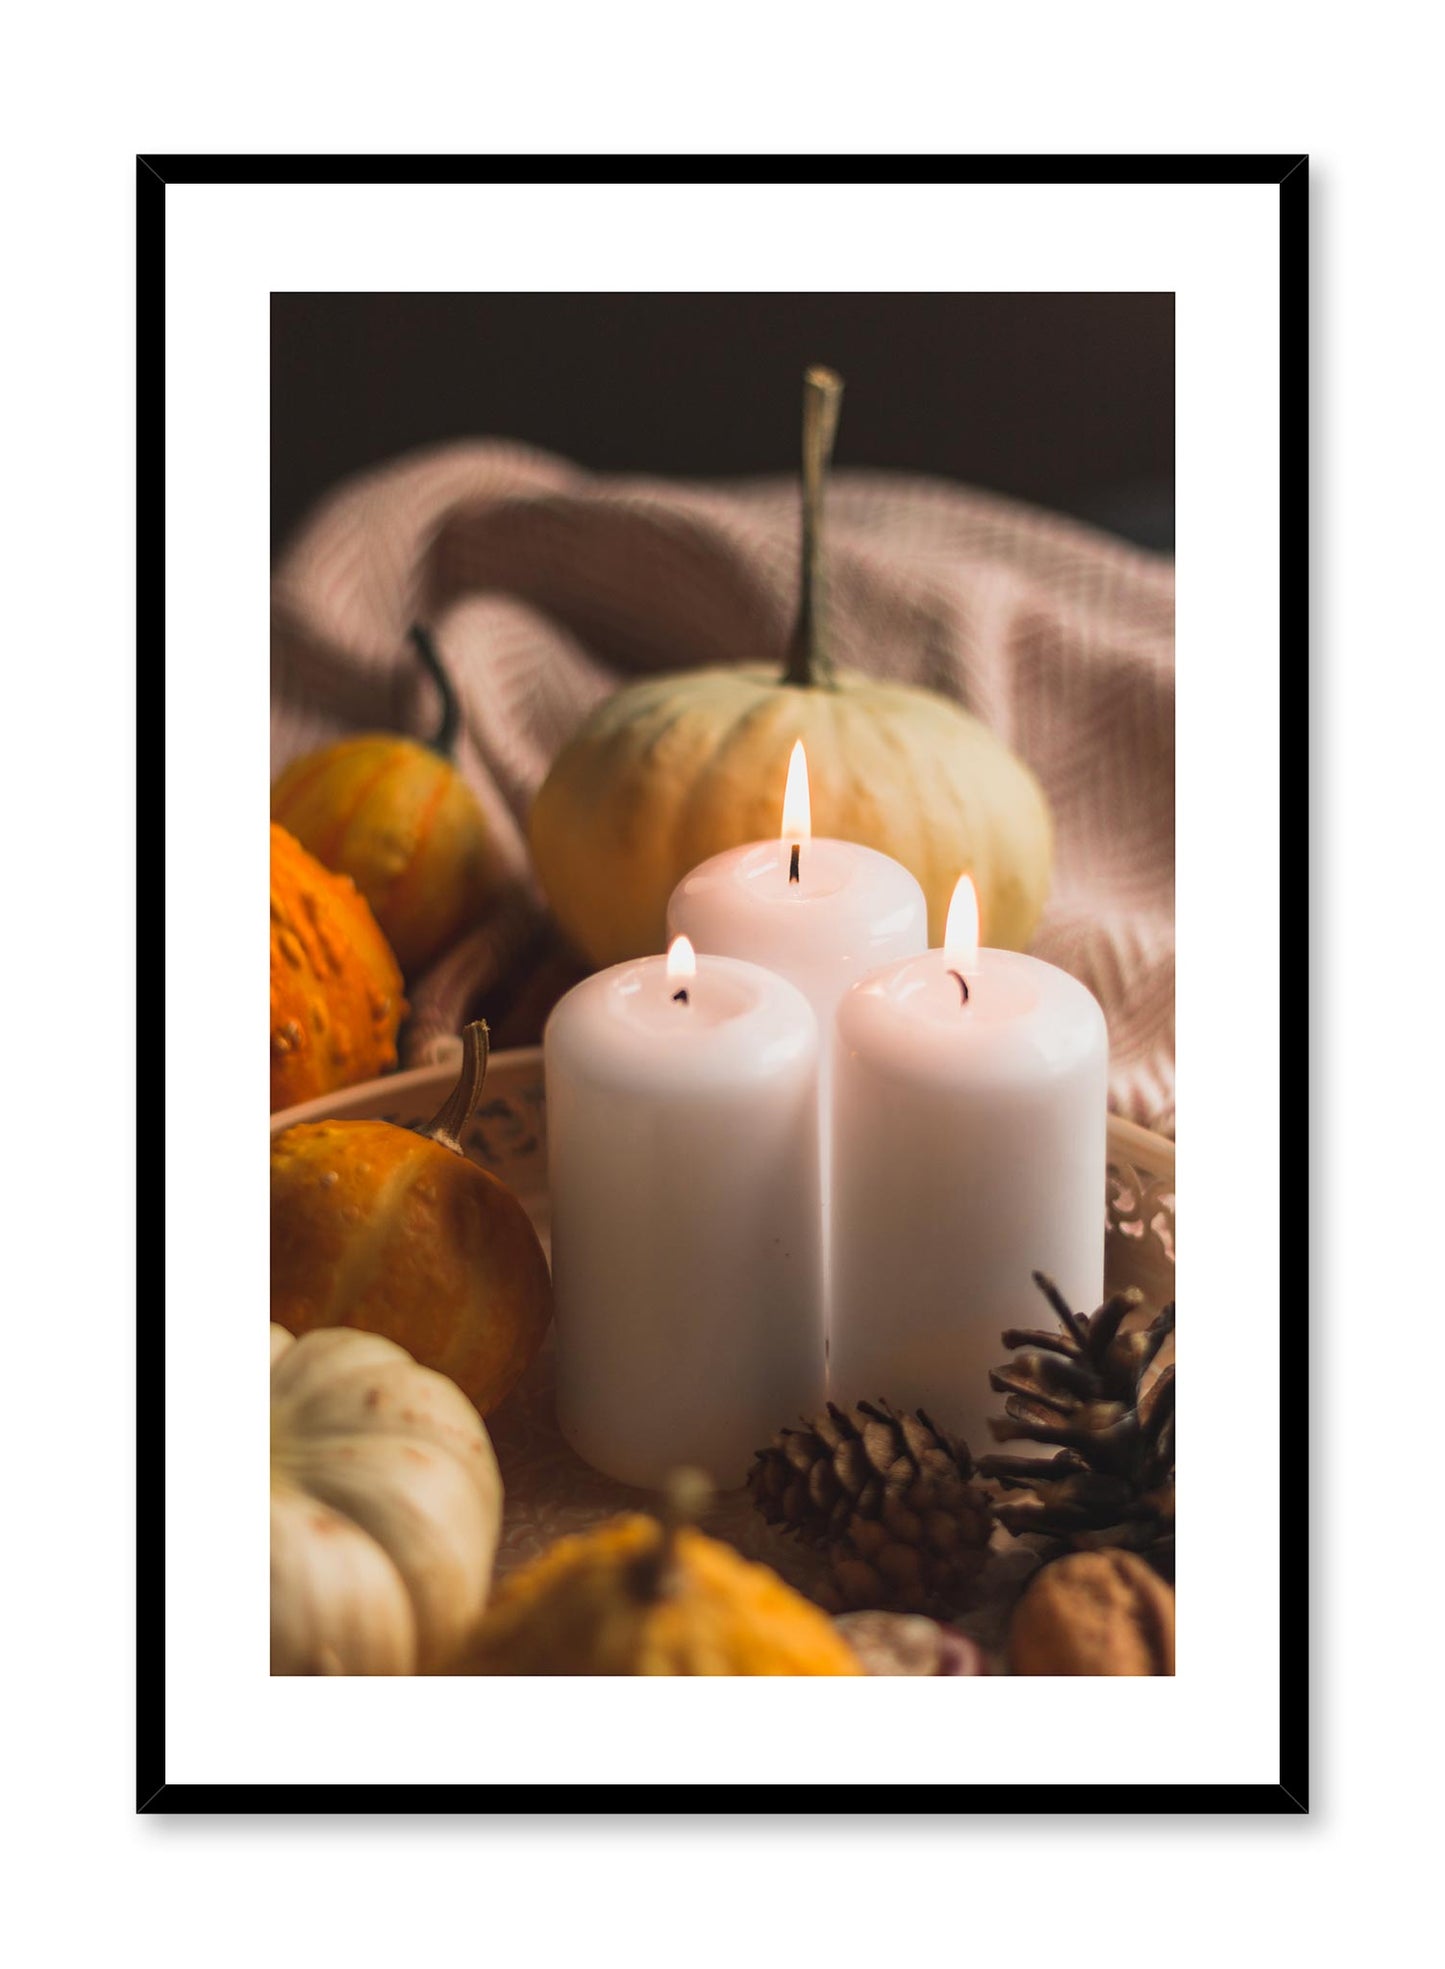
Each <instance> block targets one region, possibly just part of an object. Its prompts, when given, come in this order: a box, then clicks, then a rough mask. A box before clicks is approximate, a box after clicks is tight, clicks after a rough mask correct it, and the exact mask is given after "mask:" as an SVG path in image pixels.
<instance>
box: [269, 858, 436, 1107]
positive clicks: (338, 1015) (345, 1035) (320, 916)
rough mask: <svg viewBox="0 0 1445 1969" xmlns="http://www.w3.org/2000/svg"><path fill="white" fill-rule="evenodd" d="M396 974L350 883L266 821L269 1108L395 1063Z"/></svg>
mask: <svg viewBox="0 0 1445 1969" xmlns="http://www.w3.org/2000/svg"><path fill="white" fill-rule="evenodd" d="M405 1012H406V1000H405V999H404V998H403V997H402V995H401V972H400V971H399V970H398V969H397V967H396V959H395V958H394V957H393V956H392V954H391V951H390V950H389V949H388V947H387V942H386V939H385V937H384V936H383V935H382V934H381V931H380V930H379V929H378V928H377V926H376V919H375V917H374V916H373V915H372V913H371V911H370V910H369V909H368V908H367V906H366V902H365V899H364V898H363V897H362V896H360V895H358V894H357V890H356V885H355V883H354V882H351V881H349V880H348V879H347V878H346V877H345V876H344V875H332V874H330V873H329V871H328V870H326V869H324V868H323V867H322V866H321V864H320V862H319V861H314V860H313V859H312V858H311V856H310V855H308V854H307V852H306V850H305V849H304V848H303V847H302V846H301V844H300V843H299V842H298V841H294V840H293V839H292V838H291V836H290V835H289V834H288V833H287V832H286V830H285V828H284V827H277V826H276V824H275V822H274V821H273V822H272V824H271V1111H272V1113H273V1114H274V1113H275V1111H276V1109H277V1108H289V1107H294V1106H295V1104H296V1103H297V1102H298V1101H309V1100H311V1099H313V1098H314V1096H316V1095H317V1094H329V1093H330V1092H331V1091H332V1090H333V1089H334V1088H337V1087H350V1086H351V1085H352V1084H353V1083H354V1082H356V1081H358V1080H370V1079H372V1078H373V1076H374V1075H376V1074H379V1073H384V1072H385V1071H386V1070H387V1068H388V1067H394V1066H395V1065H396V1034H397V1028H398V1027H399V1026H400V1024H401V1021H402V1017H403V1015H404V1014H405Z"/></svg>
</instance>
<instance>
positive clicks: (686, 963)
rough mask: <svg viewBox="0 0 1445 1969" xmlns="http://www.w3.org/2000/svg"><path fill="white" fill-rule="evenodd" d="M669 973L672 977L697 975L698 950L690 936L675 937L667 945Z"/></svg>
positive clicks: (693, 976) (692, 976)
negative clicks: (695, 948)
mask: <svg viewBox="0 0 1445 1969" xmlns="http://www.w3.org/2000/svg"><path fill="white" fill-rule="evenodd" d="M667 975H668V976H669V977H670V978H695V977H696V976H697V952H696V951H695V950H694V949H693V947H692V942H691V940H690V939H689V938H688V937H674V938H673V940H672V942H671V943H670V944H669V945H668V946H667Z"/></svg>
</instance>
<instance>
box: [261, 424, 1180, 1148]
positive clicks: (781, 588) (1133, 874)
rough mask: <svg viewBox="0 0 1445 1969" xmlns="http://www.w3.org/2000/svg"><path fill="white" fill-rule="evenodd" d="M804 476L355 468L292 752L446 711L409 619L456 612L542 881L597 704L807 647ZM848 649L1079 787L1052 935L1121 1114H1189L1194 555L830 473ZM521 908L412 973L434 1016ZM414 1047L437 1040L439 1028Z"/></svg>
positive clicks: (276, 610)
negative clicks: (1184, 758) (667, 477)
mask: <svg viewBox="0 0 1445 1969" xmlns="http://www.w3.org/2000/svg"><path fill="white" fill-rule="evenodd" d="M797 532H798V495H797V489H796V486H795V484H794V483H793V482H792V481H790V480H779V479H768V480H745V481H736V482H733V483H729V484H726V485H722V484H717V485H713V484H678V483H674V482H668V481H662V480H657V479H645V478H616V477H606V478H604V477H598V476H594V475H592V474H589V473H587V472H584V471H582V470H580V469H579V468H578V467H576V466H574V465H570V464H567V463H566V462H565V461H564V460H562V459H559V458H554V457H551V456H549V455H547V454H546V453H542V452H537V451H529V450H526V449H523V448H521V447H519V446H516V445H510V444H498V443H484V442H468V443H462V444H456V445H450V446H447V447H444V448H442V449H438V450H432V451H427V452H424V453H419V454H415V455H413V456H411V457H407V458H403V459H401V460H399V461H397V462H395V463H392V464H390V465H387V466H385V467H383V468H382V469H380V470H378V471H374V472H371V473H368V474H366V475H365V476H364V477H360V478H357V479H353V480H351V481H350V482H348V483H347V484H344V485H342V486H341V487H339V488H338V489H337V491H336V492H335V493H333V494H332V495H331V497H330V498H328V499H327V500H326V501H325V502H324V504H323V505H322V506H320V507H319V508H318V509H317V510H316V511H315V512H314V513H313V514H312V515H311V517H310V519H309V520H308V521H307V523H306V524H305V526H303V528H302V529H301V530H300V532H299V533H298V535H297V536H296V537H295V539H294V540H293V541H292V542H291V544H290V546H289V548H288V549H287V551H286V553H285V554H284V555H283V557H282V559H281V561H280V564H279V566H278V567H277V569H276V573H275V579H274V587H273V630H272V663H273V669H272V766H273V770H275V771H279V770H280V768H281V767H282V766H283V765H284V764H286V762H287V761H288V760H290V759H291V758H293V757H294V756H295V755H296V754H297V753H299V752H302V751H306V750H309V749H310V748H312V747H313V746H315V745H317V744H320V743H323V742H325V741H326V740H328V739H330V738H333V737H335V736H337V735H338V734H340V733H342V732H344V731H350V730H356V729H361V728H368V727H377V726H380V727H386V726H389V725H396V726H398V727H399V728H400V729H412V730H425V729H426V722H425V721H426V718H427V716H428V715H429V713H428V709H427V706H426V705H425V704H424V702H423V700H422V693H423V690H424V688H425V687H424V686H423V685H422V684H421V683H420V682H419V680H418V677H417V673H416V665H415V662H414V659H413V657H412V655H411V654H410V652H409V651H408V649H407V646H406V641H405V636H406V630H407V627H408V625H409V624H410V623H411V622H412V621H414V620H415V619H417V618H418V617H420V618H423V619H425V620H426V621H427V622H429V623H430V624H431V626H432V628H433V630H434V631H435V634H436V637H437V640H438V643H439V644H440V646H441V648H442V650H443V651H444V653H445V655H446V659H447V662H448V665H449V667H450V668H451V670H452V673H453V675H454V676H455V678H456V680H457V686H458V690H459V694H460V696H461V698H462V702H463V707H464V714H465V730H464V734H463V737H462V740H461V743H460V745H459V748H458V763H459V765H460V766H461V768H462V770H463V771H464V772H465V773H466V775H467V777H468V779H469V780H470V782H471V783H472V785H473V786H474V788H475V789H476V791H477V793H478V795H479V797H480V798H481V799H482V801H483V803H484V804H485V805H486V807H487V808H488V811H489V812H490V813H491V814H492V816H493V818H494V821H495V824H496V826H497V829H498V831H499V833H500V834H501V835H502V837H503V838H504V839H505V841H506V843H507V846H508V851H509V853H510V854H511V855H512V857H513V858H514V861H515V863H516V866H517V869H518V872H519V874H520V875H522V876H525V870H526V851H525V847H524V829H525V817H526V812H527V807H528V804H529V803H530V801H531V799H532V796H533V794H534V793H535V792H536V790H537V787H538V786H539V785H540V783H541V780H542V778H543V775H544V774H545V773H546V771H547V768H548V766H549V764H550V763H551V760H552V757H553V755H554V754H555V752H556V751H557V749H558V747H559V746H560V745H561V744H562V743H563V742H564V740H566V739H567V738H568V737H569V735H570V734H571V732H572V731H573V729H574V728H575V726H576V725H577V724H578V722H579V721H580V720H581V718H582V717H583V715H584V714H585V713H586V712H587V711H588V710H589V709H590V708H591V707H592V706H593V705H594V704H596V703H597V702H598V700H599V699H601V698H602V697H604V696H606V695H607V693H608V692H610V691H611V690H612V689H614V688H615V686H616V685H617V684H618V682H619V681H621V680H622V679H624V678H626V677H627V676H629V675H635V674H637V673H639V672H646V671H658V670H669V669H682V668H687V667H690V666H693V665H701V664H718V663H731V662H738V661H746V660H751V661H757V660H759V659H776V660H777V661H778V662H779V663H781V661H782V654H783V650H784V646H785V644H786V641H787V636H788V632H789V629H790V628H791V625H792V618H793V613H794V609H795V607H796V599H797ZM828 539H829V576H830V587H829V595H830V620H831V624H832V633H833V647H834V653H835V656H836V658H837V661H838V662H839V663H841V664H846V665H851V666H853V667H855V668H857V669H859V670H866V671H872V672H874V673H875V674H877V675H880V676H891V677H899V678H904V679H906V680H908V681H909V682H913V683H919V684H926V685H929V686H930V687H932V688H933V689H935V690H940V691H944V692H947V693H948V694H949V695H951V696H954V697H957V698H958V699H960V700H961V701H962V702H963V703H964V704H966V705H967V706H968V707H969V708H970V709H971V710H972V711H974V712H975V713H976V714H977V715H978V716H979V717H981V718H983V719H984V720H985V721H986V722H987V723H988V724H989V725H991V726H992V727H993V728H994V730H995V731H997V732H998V733H1000V734H1001V735H1002V737H1003V738H1005V739H1006V740H1007V741H1008V743H1009V744H1010V745H1012V746H1013V747H1014V748H1015V750H1016V751H1018V752H1019V753H1020V754H1021V755H1022V756H1023V758H1024V759H1026V760H1027V761H1028V763H1029V765H1030V766H1032V768H1033V770H1034V771H1035V772H1036V773H1037V774H1038V776H1039V779H1040V780H1041V781H1042V783H1043V785H1044V787H1045V789H1046V790H1047V792H1048V795H1049V798H1050V800H1051V802H1052V804H1053V809H1054V816H1055V821H1056V826H1057V843H1058V848H1057V865H1056V871H1055V878H1054V888H1053V895H1052V898H1051V900H1050V903H1049V906H1048V910H1047V913H1046V915H1045V917H1044V920H1043V924H1042V926H1041V928H1040V930H1039V934H1038V936H1037V938H1036V940H1035V943H1034V949H1035V951H1036V952H1037V954H1038V955H1039V956H1041V957H1046V958H1048V959H1049V960H1050V961H1051V962H1052V963H1055V964H1059V965H1062V966H1063V968H1064V969H1065V970H1068V971H1072V972H1073V973H1074V974H1075V976H1076V977H1079V978H1081V979H1082V980H1083V981H1084V983H1086V984H1087V985H1088V986H1089V987H1090V989H1091V990H1092V991H1093V992H1094V993H1095V994H1096V996H1097V997H1098V999H1099V1001H1100V1003H1101V1004H1102V1005H1103V1007H1104V1011H1105V1013H1106V1015H1107V1017H1108V1022H1109V1042H1110V1052H1111V1074H1112V1080H1111V1091H1112V1101H1113V1105H1114V1107H1115V1109H1116V1110H1117V1111H1118V1112H1119V1113H1121V1114H1124V1115H1127V1116H1129V1117H1130V1118H1131V1119H1133V1120H1135V1121H1140V1122H1143V1123H1145V1124H1146V1125H1147V1126H1149V1127H1152V1128H1157V1129H1159V1130H1161V1131H1162V1132H1164V1133H1168V1134H1172V1133H1173V1117H1174V657H1173V617H1174V574H1173V568H1172V566H1171V564H1170V563H1169V562H1167V561H1165V560H1162V559H1160V558H1158V557H1157V556H1155V555H1152V554H1147V553H1144V552H1142V551H1139V550H1137V549H1135V548H1132V547H1129V546H1127V545H1125V544H1123V543H1122V542H1119V541H1116V540H1114V539H1112V538H1110V537H1109V536H1107V535H1104V534H1100V533H1095V532H1092V531H1091V530H1089V529H1088V528H1086V527H1083V526H1080V525H1077V524H1076V523H1074V522H1072V521H1068V520H1063V519H1059V518H1057V517H1055V516H1054V515H1052V514H1049V513H1043V512H1037V511H1034V510H1032V509H1030V508H1027V507H1023V506H1019V505H1016V504H1013V503H1012V502H1010V501H1008V500H1004V499H1000V498H996V497H993V496H991V495H987V494H983V493H979V492H975V491H971V490H968V489H966V488H964V487H961V486H957V485H952V484H946V483H943V482H940V481H938V480H930V479H914V478H904V477H899V476H895V475H893V474H887V473H872V472H849V471H839V472H837V473H835V474H834V476H833V479H832V481H831V484H830V489H829V495H828ZM489 941H490V943H491V945H492V946H493V949H492V956H493V959H494V961H497V962H500V961H504V960H505V955H506V954H508V953H511V952H512V951H514V950H515V949H516V948H517V945H518V937H517V925H516V912H515V909H513V910H512V911H511V912H510V914H509V913H508V912H506V911H504V912H501V913H500V914H499V917H498V920H497V921H496V922H495V923H494V924H492V925H484V926H482V927H481V929H480V930H479V932H478V934H477V937H476V938H475V939H469V940H468V945H469V949H468V950H467V951H465V952H463V951H461V950H459V951H458V953H457V955H456V958H455V959H454V960H452V961H451V962H450V964H449V961H448V960H445V959H444V960H443V962H442V965H441V966H439V967H438V972H437V973H435V974H434V979H433V980H432V981H427V982H425V983H424V984H423V985H422V987H421V989H420V991H419V992H417V993H415V994H414V1001H415V1011H416V1017H414V1019H413V1026H414V1027H415V1028H416V1029H417V1032H418V1033H419V1034H420V1035H421V1036H422V1037H423V1038H425V1036H426V1034H427V1032H428V1030H429V1027H428V1019H429V1018H430V1021H431V1025H432V1026H433V1027H434V1026H435V1023H436V1019H437V1017H438V1016H439V1011H438V1008H439V1007H440V1006H442V1005H445V1006H447V1007H448V1010H447V1012H446V1014H445V1016H446V1017H448V1018H449V1017H450V1016H452V1010H453V1009H454V1008H453V1006H452V998H451V996H449V994H453V993H454V991H455V986H456V982H457V979H458V978H459V977H461V976H463V975H466V974H469V972H470V971H471V970H472V969H475V968H476V966H477V965H478V963H479V962H483V967H484V960H485V957H486V952H487V947H488V944H489ZM411 1057H413V1058H415V1057H416V1052H415V1048H414V1049H413V1052H412V1055H411Z"/></svg>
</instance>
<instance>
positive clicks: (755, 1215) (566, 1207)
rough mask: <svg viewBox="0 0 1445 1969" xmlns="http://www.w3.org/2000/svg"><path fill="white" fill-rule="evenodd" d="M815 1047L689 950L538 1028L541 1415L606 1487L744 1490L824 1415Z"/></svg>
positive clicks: (580, 989) (595, 990)
mask: <svg viewBox="0 0 1445 1969" xmlns="http://www.w3.org/2000/svg"><path fill="white" fill-rule="evenodd" d="M818 1052H819V1038H818V1026H817V1021H816V1019H815V1018H814V1016H813V1013H812V1010H811V1008H810V1007H809V1005H808V1002H807V1000H806V999H805V998H804V997H803V996H802V994H801V993H800V992H799V991H797V990H795V989H794V987H793V986H792V985H790V984H788V983H787V982H786V981H785V980H784V979H782V978H779V977H776V976H774V975H772V974H771V973H770V972H767V971H764V970H760V969H759V968H758V967H757V966H755V965H752V964H743V963H738V962H736V961H734V960H732V959H729V958H724V957H716V956H703V957H696V958H694V954H693V952H692V950H691V948H690V947H689V946H688V945H687V942H686V939H685V938H684V939H679V940H677V942H676V943H675V944H674V945H673V947H672V949H671V950H670V951H669V954H668V956H667V957H666V958H662V957H647V958H642V959H640V960H639V961H637V962H636V963H629V964H618V965H615V966H614V967H613V968H612V969H611V970H608V971H601V972H598V973H597V974H596V975H595V976H594V977H590V978H587V979H585V980H584V981H583V982H582V983H581V984H579V985H578V986H576V988H575V989H574V990H572V991H570V992H568V994H567V996H566V997H565V998H564V999H562V1001H561V1002H560V1004H559V1005H558V1006H557V1007H556V1009H555V1010H554V1012H553V1013H552V1016H551V1018H550V1019H549V1021H548V1023H547V1029H546V1033H545V1035H544V1056H545V1069H546V1081H547V1135H548V1166H549V1179H550V1187H551V1205H552V1269H553V1281H554V1289H555V1303H556V1317H557V1419H558V1422H559V1423H560V1425H561V1429H562V1433H563V1434H564V1435H565V1436H566V1438H567V1440H568V1442H570V1443H571V1445H572V1447H573V1448H574V1449H575V1450H576V1451H577V1452H578V1454H579V1455H580V1456H583V1457H585V1459H586V1460H587V1462H589V1463H591V1464H592V1465H594V1467H595V1468H597V1469H599V1470H602V1471H605V1472H606V1474H607V1475H608V1476H611V1477H616V1478H618V1479H620V1480H621V1481H622V1482H624V1483H632V1484H646V1485H657V1484H660V1483H662V1482H663V1480H664V1479H665V1478H666V1477H667V1475H668V1473H669V1471H671V1470H674V1469H676V1468H678V1467H679V1466H681V1465H684V1464H686V1465H692V1466H695V1467H698V1468H701V1469H703V1470H706V1471H707V1472H708V1473H709V1475H710V1476H711V1477H712V1478H713V1481H714V1482H715V1483H717V1484H719V1485H720V1486H723V1487H729V1486H732V1485H737V1484H741V1483H742V1481H743V1480H744V1478H745V1476H746V1474H747V1469H748V1464H749V1462H750V1461H751V1458H752V1455H753V1452H754V1451H755V1450H756V1449H757V1448H758V1447H759V1446H760V1445H761V1444H763V1443H766V1442H769V1441H770V1440H771V1439H772V1436H773V1434H774V1433H775V1431H776V1430H777V1429H778V1428H779V1427H780V1426H781V1425H782V1424H783V1423H785V1422H787V1421H789V1420H790V1419H791V1418H794V1417H796V1416H798V1415H800V1414H803V1415H807V1414H812V1413H813V1412H814V1411H815V1410H816V1409H817V1408H818V1406H819V1404H820V1402H821V1399H822V1393H823V1377H824V1364H823V1315H822V1294H821V1284H820V1274H821V1265H822V1234H821V1219H820V1210H819V1199H818V1118H817V1102H818V1094H817V1078H818Z"/></svg>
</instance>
